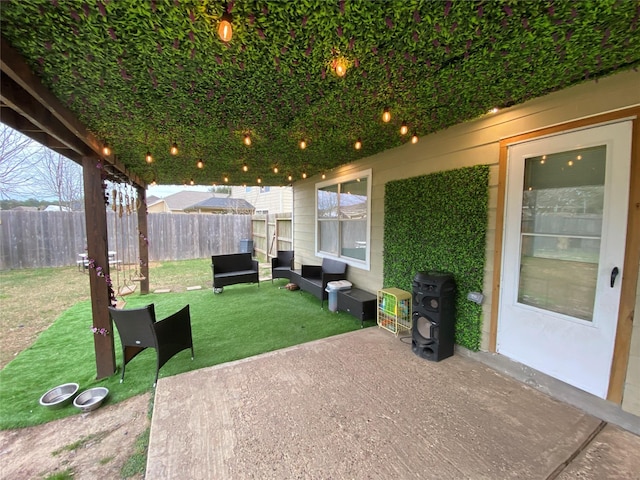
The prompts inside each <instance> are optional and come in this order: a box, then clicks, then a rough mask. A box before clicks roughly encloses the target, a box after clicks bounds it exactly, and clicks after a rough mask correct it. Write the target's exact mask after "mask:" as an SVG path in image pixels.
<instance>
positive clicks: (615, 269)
mask: <svg viewBox="0 0 640 480" xmlns="http://www.w3.org/2000/svg"><path fill="white" fill-rule="evenodd" d="M619 273H620V270H618V267H613V270H611V288H613V285H614V284H615V283H616V277H617V276H618V274H619Z"/></svg>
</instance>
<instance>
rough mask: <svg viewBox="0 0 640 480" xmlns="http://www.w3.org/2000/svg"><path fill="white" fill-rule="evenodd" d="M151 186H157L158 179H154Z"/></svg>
mask: <svg viewBox="0 0 640 480" xmlns="http://www.w3.org/2000/svg"><path fill="white" fill-rule="evenodd" d="M149 185H151V186H152V187H155V186H156V185H157V183H156V179H155V178H154V179H153V180H151V183H150V184H149Z"/></svg>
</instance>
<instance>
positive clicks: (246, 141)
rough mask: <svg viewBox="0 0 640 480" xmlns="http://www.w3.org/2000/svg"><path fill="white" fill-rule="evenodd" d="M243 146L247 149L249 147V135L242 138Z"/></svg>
mask: <svg viewBox="0 0 640 480" xmlns="http://www.w3.org/2000/svg"><path fill="white" fill-rule="evenodd" d="M244 144H245V145H246V146H247V147H248V146H249V145H251V137H250V136H249V134H246V135H245V136H244Z"/></svg>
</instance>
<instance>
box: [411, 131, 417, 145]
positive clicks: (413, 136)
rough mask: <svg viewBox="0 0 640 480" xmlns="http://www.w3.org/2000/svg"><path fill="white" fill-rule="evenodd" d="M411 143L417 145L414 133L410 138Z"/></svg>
mask: <svg viewBox="0 0 640 480" xmlns="http://www.w3.org/2000/svg"><path fill="white" fill-rule="evenodd" d="M411 143H413V144H416V143H418V135H416V134H415V133H414V134H413V135H412V136H411Z"/></svg>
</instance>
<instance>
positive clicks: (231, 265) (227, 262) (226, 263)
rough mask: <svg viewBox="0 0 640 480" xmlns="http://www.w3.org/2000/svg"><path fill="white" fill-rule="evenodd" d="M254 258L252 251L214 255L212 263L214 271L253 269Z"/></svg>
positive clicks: (226, 271)
mask: <svg viewBox="0 0 640 480" xmlns="http://www.w3.org/2000/svg"><path fill="white" fill-rule="evenodd" d="M252 260H253V259H252V258H251V254H250V253H229V254H226V255H212V256H211V265H212V266H213V271H214V273H228V272H237V271H238V270H253V261H252Z"/></svg>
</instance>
